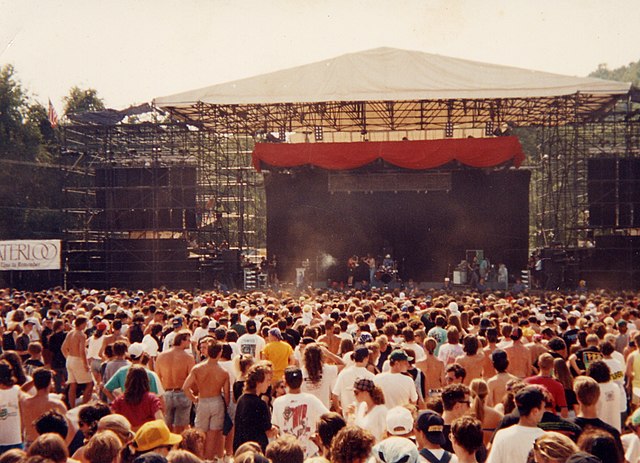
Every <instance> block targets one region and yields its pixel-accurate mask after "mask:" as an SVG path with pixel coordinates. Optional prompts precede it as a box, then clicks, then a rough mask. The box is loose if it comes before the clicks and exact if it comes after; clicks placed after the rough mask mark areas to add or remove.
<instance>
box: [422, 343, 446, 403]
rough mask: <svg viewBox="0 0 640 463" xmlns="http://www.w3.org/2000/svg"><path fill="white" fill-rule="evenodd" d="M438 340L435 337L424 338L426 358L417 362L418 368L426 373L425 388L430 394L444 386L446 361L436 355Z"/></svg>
mask: <svg viewBox="0 0 640 463" xmlns="http://www.w3.org/2000/svg"><path fill="white" fill-rule="evenodd" d="M436 347H438V341H436V340H435V339H434V338H427V339H425V340H424V351H425V353H426V358H425V359H424V360H421V361H419V362H416V368H418V369H419V370H421V371H422V372H423V373H424V380H425V389H426V391H427V394H428V395H431V394H430V393H432V392H433V393H435V392H437V391H440V389H442V388H443V387H444V363H442V362H441V361H440V360H438V358H437V357H436V356H435V351H436Z"/></svg>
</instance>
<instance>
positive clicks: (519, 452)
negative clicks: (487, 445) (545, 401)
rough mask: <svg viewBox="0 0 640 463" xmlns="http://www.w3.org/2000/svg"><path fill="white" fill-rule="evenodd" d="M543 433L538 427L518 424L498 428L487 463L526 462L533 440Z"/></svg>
mask: <svg viewBox="0 0 640 463" xmlns="http://www.w3.org/2000/svg"><path fill="white" fill-rule="evenodd" d="M543 434H544V431H543V430H542V429H540V428H537V427H536V428H532V427H530V426H522V425H520V424H516V425H513V426H510V427H508V428H505V429H501V430H499V431H498V432H497V433H496V434H495V437H494V439H493V444H492V446H491V451H490V452H489V458H487V463H527V457H528V456H529V452H530V451H531V449H532V448H533V443H534V441H535V440H536V439H537V438H538V437H540V436H541V435H543Z"/></svg>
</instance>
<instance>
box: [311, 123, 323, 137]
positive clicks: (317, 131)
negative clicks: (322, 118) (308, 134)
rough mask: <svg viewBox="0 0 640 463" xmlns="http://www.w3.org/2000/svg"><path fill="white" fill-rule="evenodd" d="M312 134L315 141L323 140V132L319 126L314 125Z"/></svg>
mask: <svg viewBox="0 0 640 463" xmlns="http://www.w3.org/2000/svg"><path fill="white" fill-rule="evenodd" d="M313 132H314V135H315V138H316V141H322V139H323V138H324V130H323V129H322V127H321V126H319V125H316V127H315V129H314V131H313Z"/></svg>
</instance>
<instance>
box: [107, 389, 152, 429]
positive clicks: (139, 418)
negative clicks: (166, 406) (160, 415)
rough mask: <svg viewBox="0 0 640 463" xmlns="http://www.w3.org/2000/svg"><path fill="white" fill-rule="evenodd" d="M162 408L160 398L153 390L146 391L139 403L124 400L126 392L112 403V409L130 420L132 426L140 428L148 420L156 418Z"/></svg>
mask: <svg viewBox="0 0 640 463" xmlns="http://www.w3.org/2000/svg"><path fill="white" fill-rule="evenodd" d="M161 409H162V404H161V403H160V399H159V398H158V396H157V395H155V394H154V393H153V392H145V394H144V395H143V396H142V400H141V401H140V403H139V404H136V405H133V404H130V403H127V402H126V401H125V400H124V394H123V395H121V396H120V397H118V398H117V399H116V400H114V401H113V403H112V404H111V410H113V412H114V413H118V414H120V415H122V416H124V417H125V418H127V419H128V420H129V422H130V423H131V427H133V428H134V429H137V428H139V427H140V426H142V425H143V424H144V423H146V422H147V421H153V420H155V419H156V412H157V411H158V410H161Z"/></svg>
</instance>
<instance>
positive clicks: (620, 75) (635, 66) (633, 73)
mask: <svg viewBox="0 0 640 463" xmlns="http://www.w3.org/2000/svg"><path fill="white" fill-rule="evenodd" d="M589 77H597V78H599V79H607V80H617V81H620V82H631V83H632V84H633V85H634V86H636V87H637V86H639V85H640V60H638V61H636V62H632V63H629V64H628V65H626V66H620V67H619V68H616V69H613V70H610V69H609V68H608V66H607V65H606V64H599V65H598V69H596V70H595V71H593V72H592V73H591V74H589Z"/></svg>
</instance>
